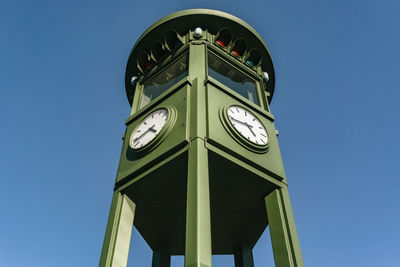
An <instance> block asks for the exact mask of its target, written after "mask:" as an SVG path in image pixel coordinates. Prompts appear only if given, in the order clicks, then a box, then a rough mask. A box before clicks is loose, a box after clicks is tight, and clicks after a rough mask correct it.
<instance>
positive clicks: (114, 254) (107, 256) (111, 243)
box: [99, 192, 135, 267]
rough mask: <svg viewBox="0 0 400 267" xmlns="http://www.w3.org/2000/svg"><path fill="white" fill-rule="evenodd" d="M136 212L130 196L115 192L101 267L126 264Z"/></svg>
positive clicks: (122, 266)
mask: <svg viewBox="0 0 400 267" xmlns="http://www.w3.org/2000/svg"><path fill="white" fill-rule="evenodd" d="M134 214H135V204H134V203H133V202H132V201H131V200H130V199H129V197H127V196H126V195H123V194H121V193H120V192H115V193H114V196H113V200H112V204H111V211H110V216H109V219H108V224H107V231H106V236H105V238H104V245H103V250H102V253H101V259H100V263H99V266H100V267H111V266H112V267H124V266H126V264H127V262H128V252H129V245H130V241H131V235H132V227H133V217H134Z"/></svg>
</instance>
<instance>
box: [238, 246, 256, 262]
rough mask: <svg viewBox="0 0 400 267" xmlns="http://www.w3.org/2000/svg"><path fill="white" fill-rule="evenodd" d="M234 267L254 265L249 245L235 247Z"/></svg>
mask: <svg viewBox="0 0 400 267" xmlns="http://www.w3.org/2000/svg"><path fill="white" fill-rule="evenodd" d="M235 267H254V261H253V251H252V249H251V248H250V247H248V246H244V245H240V246H238V247H237V248H236V250H235Z"/></svg>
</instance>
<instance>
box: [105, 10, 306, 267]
mask: <svg viewBox="0 0 400 267" xmlns="http://www.w3.org/2000/svg"><path fill="white" fill-rule="evenodd" d="M274 83H275V75H274V69H273V65H272V61H271V58H270V55H269V52H268V49H267V46H266V45H265V43H264V41H263V40H262V38H261V37H260V35H259V34H258V33H257V32H256V31H255V30H254V29H253V28H252V27H251V26H250V25H248V24H247V23H245V22H244V21H242V20H240V19H238V18H236V17H234V16H232V15H229V14H227V13H224V12H220V11H215V10H206V9H192V10H185V11H180V12H176V13H174V14H171V15H169V16H167V17H165V18H162V19H161V20H159V21H158V22H156V23H155V24H153V25H152V26H150V28H148V29H147V30H146V31H145V32H144V33H143V34H142V36H141V37H140V38H139V40H138V41H137V42H136V44H135V46H134V47H133V49H132V52H131V54H130V56H129V59H128V63H127V68H126V75H125V86H126V93H127V97H128V100H129V103H130V104H131V105H132V111H131V114H130V117H129V118H128V119H127V120H126V122H125V124H126V126H127V127H126V132H125V134H124V138H123V139H124V142H123V147H122V152H121V158H120V163H119V167H118V173H117V178H116V181H115V188H114V196H113V199H112V204H111V210H110V215H109V219H108V224H107V230H106V235H105V238H104V244H103V250H102V254H101V259H100V264H99V266H101V267H105V266H107V267H108V266H113V267H116V266H126V264H127V260H128V251H129V247H130V239H131V233H132V228H133V225H134V226H135V227H136V229H137V230H138V231H139V233H140V234H141V235H142V237H143V238H144V240H145V241H146V242H147V244H148V245H149V246H150V247H151V248H152V250H153V264H152V266H153V267H166V266H170V258H171V255H185V267H210V266H211V255H212V254H234V256H235V266H236V267H252V266H254V263H253V256H252V248H253V247H254V245H255V244H256V242H257V240H258V239H259V238H260V236H261V234H262V233H263V231H264V230H265V229H266V227H267V225H269V227H270V234H271V242H272V247H273V253H274V259H275V264H276V266H279V267H286V266H288V267H289V266H290V267H295V266H296V267H297V266H304V264H303V260H302V256H301V251H300V245H299V241H298V237H297V233H296V227H295V223H294V218H293V213H292V209H291V205H290V200H289V195H288V190H287V182H286V177H285V173H284V169H283V164H282V159H281V154H280V151H279V145H278V139H277V131H276V130H275V127H274V116H273V115H272V114H271V112H270V109H269V103H270V102H271V99H272V96H273V93H274ZM133 245H134V244H133Z"/></svg>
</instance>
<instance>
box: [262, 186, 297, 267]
mask: <svg viewBox="0 0 400 267" xmlns="http://www.w3.org/2000/svg"><path fill="white" fill-rule="evenodd" d="M265 205H266V208H267V216H268V223H269V227H270V234H271V242H272V249H273V252H274V259H275V266H276V267H304V263H303V258H302V256H301V250H300V243H299V239H298V237H297V231H296V225H295V223H294V217H293V211H292V207H291V205H290V200H289V194H288V191H287V188H280V189H275V190H274V191H273V192H272V193H270V194H269V195H268V196H267V197H266V198H265Z"/></svg>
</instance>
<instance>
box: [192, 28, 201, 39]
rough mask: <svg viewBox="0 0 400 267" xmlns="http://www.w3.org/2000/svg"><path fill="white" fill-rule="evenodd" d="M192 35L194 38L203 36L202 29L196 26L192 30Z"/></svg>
mask: <svg viewBox="0 0 400 267" xmlns="http://www.w3.org/2000/svg"><path fill="white" fill-rule="evenodd" d="M193 36H194V38H196V39H199V38H201V37H203V30H202V29H201V28H199V27H197V28H196V29H195V30H194V33H193Z"/></svg>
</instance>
